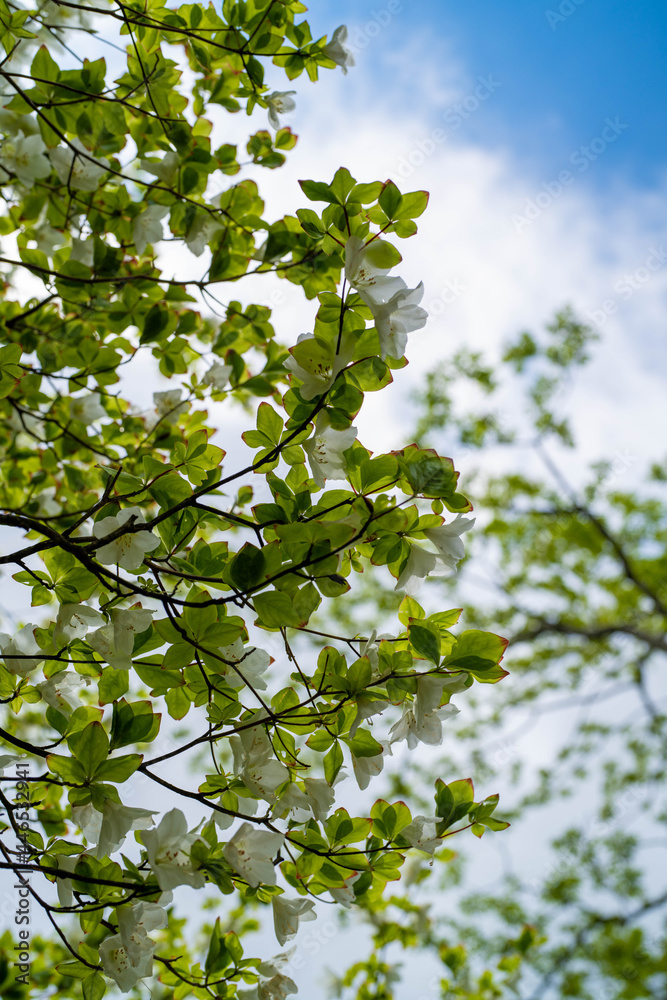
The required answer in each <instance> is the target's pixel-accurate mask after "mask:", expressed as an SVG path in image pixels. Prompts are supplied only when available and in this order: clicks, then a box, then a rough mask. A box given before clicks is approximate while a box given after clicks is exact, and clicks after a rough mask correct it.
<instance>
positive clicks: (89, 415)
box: [69, 392, 107, 424]
mask: <svg viewBox="0 0 667 1000" xmlns="http://www.w3.org/2000/svg"><path fill="white" fill-rule="evenodd" d="M69 415H70V417H71V418H72V420H80V421H81V423H82V424H92V423H94V422H95V421H96V420H99V419H100V418H101V417H106V415H107V411H106V410H105V409H104V407H103V406H102V403H101V401H100V397H99V396H98V394H97V393H96V392H89V393H88V395H87V396H81V397H79V399H72V400H70V404H69Z"/></svg>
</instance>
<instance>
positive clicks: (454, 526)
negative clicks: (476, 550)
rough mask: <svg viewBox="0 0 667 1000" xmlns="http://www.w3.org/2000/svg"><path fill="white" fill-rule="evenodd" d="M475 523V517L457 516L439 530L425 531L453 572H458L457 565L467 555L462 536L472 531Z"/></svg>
mask: <svg viewBox="0 0 667 1000" xmlns="http://www.w3.org/2000/svg"><path fill="white" fill-rule="evenodd" d="M474 523H475V518H474V517H461V515H460V514H457V515H456V517H455V518H454V520H453V521H451V522H450V523H449V524H443V525H441V527H439V528H427V529H426V530H425V531H424V534H425V535H426V537H427V538H428V540H429V542H433V544H434V545H435V547H436V549H437V550H438V553H439V555H440V558H441V559H442V561H443V562H444V563H445V565H447V566H449V567H450V568H451V569H453V570H456V566H457V563H459V562H460V561H461V559H463V557H464V555H465V548H464V547H463V541H462V539H461V535H462V534H463V532H464V531H470V529H471V528H472V526H473V524H474Z"/></svg>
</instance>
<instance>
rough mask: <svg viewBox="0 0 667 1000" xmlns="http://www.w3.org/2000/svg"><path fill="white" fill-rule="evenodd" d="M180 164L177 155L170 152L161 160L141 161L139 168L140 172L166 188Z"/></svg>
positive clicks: (171, 181) (169, 185) (170, 183)
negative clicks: (149, 175)
mask: <svg viewBox="0 0 667 1000" xmlns="http://www.w3.org/2000/svg"><path fill="white" fill-rule="evenodd" d="M180 162H181V161H180V159H179V157H178V153H174V152H173V151H171V150H170V151H169V152H168V153H165V155H164V156H163V157H162V159H161V160H142V161H141V164H140V166H141V169H142V170H145V171H146V172H147V173H149V174H153V176H154V177H157V178H158V180H160V181H162V183H163V184H164V185H165V186H166V187H171V185H172V183H173V181H174V178H175V176H176V173H177V171H178V168H179V165H180Z"/></svg>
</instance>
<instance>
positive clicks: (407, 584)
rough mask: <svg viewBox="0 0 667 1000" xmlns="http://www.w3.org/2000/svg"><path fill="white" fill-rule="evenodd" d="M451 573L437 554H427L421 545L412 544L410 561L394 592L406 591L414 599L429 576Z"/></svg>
mask: <svg viewBox="0 0 667 1000" xmlns="http://www.w3.org/2000/svg"><path fill="white" fill-rule="evenodd" d="M450 573H451V570H450V569H449V567H448V566H446V565H445V563H444V561H443V560H442V559H441V558H440V556H438V555H436V554H435V552H427V550H426V549H423V548H422V547H421V545H415V544H412V545H411V546H410V555H409V556H408V561H407V563H406V564H405V566H404V568H403V570H402V572H401V574H400V576H399V578H398V580H397V581H396V586H395V587H394V590H404V591H405V593H406V594H408V595H409V596H410V597H414V596H415V594H417V593H419V590H420V589H421V585H422V583H423V582H424V580H425V579H426V577H427V576H428V575H429V574H431V575H432V576H449V575H450Z"/></svg>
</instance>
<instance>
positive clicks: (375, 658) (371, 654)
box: [359, 629, 394, 676]
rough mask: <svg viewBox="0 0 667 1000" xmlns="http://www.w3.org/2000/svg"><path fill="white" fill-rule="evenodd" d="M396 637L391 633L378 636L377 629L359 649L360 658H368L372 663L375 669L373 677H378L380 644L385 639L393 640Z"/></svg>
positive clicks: (382, 633)
mask: <svg viewBox="0 0 667 1000" xmlns="http://www.w3.org/2000/svg"><path fill="white" fill-rule="evenodd" d="M393 638H394V636H393V635H391V634H390V633H389V632H381V633H380V635H378V634H377V629H373V631H372V632H371V634H370V636H369V637H368V639H366V640H365V641H364V642H363V643H362V644H361V646H360V648H359V656H366V657H368V660H369V662H370V665H371V667H372V669H373V676H376V674H377V671H378V669H379V666H380V643H381V642H382V640H383V639H393Z"/></svg>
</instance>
